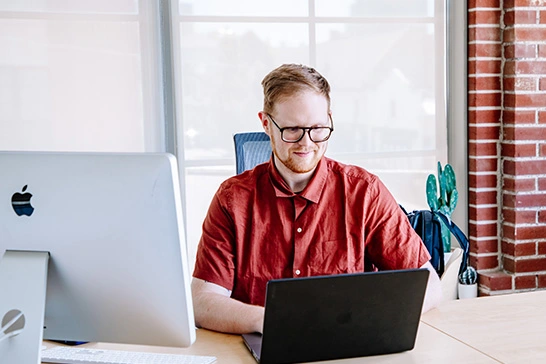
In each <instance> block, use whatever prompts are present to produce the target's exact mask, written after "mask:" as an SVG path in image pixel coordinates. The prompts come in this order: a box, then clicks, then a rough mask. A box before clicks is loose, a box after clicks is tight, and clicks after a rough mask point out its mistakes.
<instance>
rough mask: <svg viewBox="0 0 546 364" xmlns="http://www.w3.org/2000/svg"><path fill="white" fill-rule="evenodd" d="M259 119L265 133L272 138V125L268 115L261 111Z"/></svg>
mask: <svg viewBox="0 0 546 364" xmlns="http://www.w3.org/2000/svg"><path fill="white" fill-rule="evenodd" d="M258 118H260V122H261V123H262V128H264V131H265V133H266V134H267V135H269V136H270V137H271V135H270V134H269V126H270V124H269V119H268V117H267V114H266V113H265V112H264V111H260V112H259V113H258Z"/></svg>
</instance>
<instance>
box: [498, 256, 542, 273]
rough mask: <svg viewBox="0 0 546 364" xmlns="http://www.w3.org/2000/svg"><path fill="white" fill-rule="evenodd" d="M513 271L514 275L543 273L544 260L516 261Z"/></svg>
mask: <svg viewBox="0 0 546 364" xmlns="http://www.w3.org/2000/svg"><path fill="white" fill-rule="evenodd" d="M505 267H506V265H505ZM513 269H514V271H513V272H514V273H526V272H538V271H544V270H546V258H529V259H527V258H526V259H516V260H515V261H514V265H513Z"/></svg>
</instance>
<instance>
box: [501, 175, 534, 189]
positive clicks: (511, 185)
mask: <svg viewBox="0 0 546 364" xmlns="http://www.w3.org/2000/svg"><path fill="white" fill-rule="evenodd" d="M535 189H536V180H535V178H513V177H506V176H505V177H504V178H503V190H504V191H511V192H528V191H534V190H535Z"/></svg>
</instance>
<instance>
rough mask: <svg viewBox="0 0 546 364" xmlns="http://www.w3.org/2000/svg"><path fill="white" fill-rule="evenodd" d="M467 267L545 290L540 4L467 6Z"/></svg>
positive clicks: (543, 8)
mask: <svg viewBox="0 0 546 364" xmlns="http://www.w3.org/2000/svg"><path fill="white" fill-rule="evenodd" d="M468 38H469V39H468V42H469V43H468V57H469V60H468V74H469V76H468V86H469V90H468V105H469V115H468V123H469V133H468V134H469V148H468V150H469V238H470V246H471V258H470V263H471V265H472V266H474V267H476V268H477V269H478V271H479V273H480V294H482V295H487V294H491V295H493V294H500V293H506V292H511V291H522V290H528V289H536V288H546V0H469V1H468Z"/></svg>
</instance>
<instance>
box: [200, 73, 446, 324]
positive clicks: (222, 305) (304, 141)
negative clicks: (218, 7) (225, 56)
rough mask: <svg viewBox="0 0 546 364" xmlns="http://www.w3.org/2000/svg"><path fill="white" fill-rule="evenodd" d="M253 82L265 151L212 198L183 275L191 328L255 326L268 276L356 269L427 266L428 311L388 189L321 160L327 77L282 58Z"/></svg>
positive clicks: (327, 115) (328, 122)
mask: <svg viewBox="0 0 546 364" xmlns="http://www.w3.org/2000/svg"><path fill="white" fill-rule="evenodd" d="M262 86H263V89H264V106H263V111H260V112H259V113H258V116H259V118H260V121H261V123H262V126H263V128H264V130H265V132H266V133H267V134H268V135H269V137H270V138H271V146H272V149H273V155H272V158H271V160H270V161H269V163H265V164H261V165H258V166H257V167H255V168H254V169H253V170H251V171H247V172H245V173H242V174H240V175H237V176H235V177H232V178H230V179H228V180H227V181H225V182H224V183H222V185H221V186H220V188H219V189H218V191H217V192H216V195H215V196H214V198H213V200H212V202H211V205H210V208H209V211H208V214H207V217H206V218H205V221H204V223H203V235H202V237H201V241H200V243H199V247H198V251H197V259H196V265H195V271H194V274H193V275H194V279H193V281H192V294H193V300H194V310H195V320H196V324H197V325H198V326H201V327H205V328H208V329H212V330H216V331H221V332H230V333H247V332H262V325H263V316H264V308H263V305H264V301H265V288H266V283H267V281H268V280H270V279H273V278H287V277H304V276H313V275H324V274H339V273H354V272H362V271H364V270H365V269H366V270H369V269H379V270H389V269H406V268H419V267H425V268H428V269H429V270H430V275H429V277H430V278H429V282H428V287H427V293H426V296H425V303H424V307H423V311H426V310H428V309H430V308H432V307H434V306H435V305H436V304H437V303H438V302H439V301H440V298H441V288H440V281H439V278H438V276H437V274H436V272H435V271H434V269H433V268H432V265H431V264H430V263H429V259H430V255H429V254H428V252H427V250H426V248H425V246H424V245H423V243H422V242H421V240H420V238H419V236H418V235H417V234H416V233H415V232H414V231H413V229H412V227H411V226H410V225H409V223H408V219H407V217H406V216H405V214H403V213H402V211H401V209H400V208H399V206H398V204H397V202H396V201H395V200H394V198H393V197H392V195H391V194H390V193H389V191H388V190H387V189H386V187H385V186H384V185H383V184H382V183H381V181H379V179H378V178H377V177H376V176H374V175H372V174H370V173H369V172H367V171H366V170H364V169H363V168H360V167H356V166H349V165H344V164H341V163H338V162H336V161H333V160H331V159H329V158H327V157H324V153H325V151H326V148H327V146H328V139H329V138H330V135H331V133H332V131H333V130H334V125H333V119H332V112H331V110H330V86H329V84H328V82H327V81H326V79H325V78H324V77H322V76H321V75H320V74H319V73H318V72H317V71H316V70H314V69H313V68H310V67H306V66H302V65H293V64H289V65H282V66H280V67H279V68H277V69H275V70H273V71H272V72H270V73H269V74H268V75H267V76H266V77H265V78H264V80H263V81H262Z"/></svg>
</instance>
